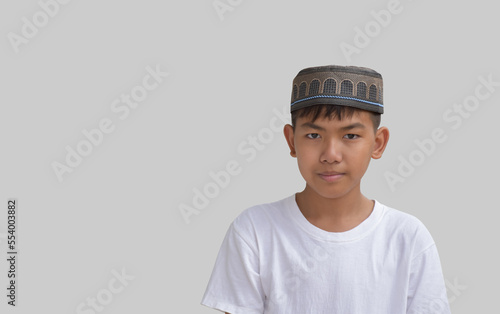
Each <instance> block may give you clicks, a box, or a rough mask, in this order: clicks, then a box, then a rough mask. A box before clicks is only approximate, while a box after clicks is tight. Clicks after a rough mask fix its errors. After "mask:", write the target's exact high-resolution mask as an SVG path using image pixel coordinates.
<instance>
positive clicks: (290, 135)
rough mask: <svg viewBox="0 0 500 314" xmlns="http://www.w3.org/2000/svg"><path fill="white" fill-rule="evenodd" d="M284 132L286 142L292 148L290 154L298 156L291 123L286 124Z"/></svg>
mask: <svg viewBox="0 0 500 314" xmlns="http://www.w3.org/2000/svg"><path fill="white" fill-rule="evenodd" d="M283 133H284V134H285V139H286V142H287V143H288V147H289V148H290V156H292V157H297V152H296V151H295V141H294V140H293V138H294V135H293V133H294V132H293V127H292V126H291V125H290V124H287V125H285V127H284V128H283Z"/></svg>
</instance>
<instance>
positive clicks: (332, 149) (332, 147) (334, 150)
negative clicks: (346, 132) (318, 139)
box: [321, 141, 342, 164]
mask: <svg viewBox="0 0 500 314" xmlns="http://www.w3.org/2000/svg"><path fill="white" fill-rule="evenodd" d="M340 145H341V144H340V143H337V142H336V141H328V142H326V143H325V146H324V148H323V151H322V153H321V162H326V163H329V164H331V163H339V162H341V161H342V153H341V149H340Z"/></svg>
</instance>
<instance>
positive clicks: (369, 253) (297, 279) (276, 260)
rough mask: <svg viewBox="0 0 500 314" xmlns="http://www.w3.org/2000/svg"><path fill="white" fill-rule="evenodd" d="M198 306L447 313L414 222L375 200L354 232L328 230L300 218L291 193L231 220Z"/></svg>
mask: <svg viewBox="0 0 500 314" xmlns="http://www.w3.org/2000/svg"><path fill="white" fill-rule="evenodd" d="M201 303H202V304H203V305H206V306H208V307H211V308H214V309H217V310H220V311H222V312H228V313H231V314H257V313H259V314H262V313H265V314H321V313H329V314H331V313H346V314H378V313H380V314H402V313H408V314H417V313H418V314H420V313H422V314H424V313H432V314H444V313H450V308H449V304H448V299H447V295H446V287H445V284H444V278H443V274H442V269H441V263H440V260H439V256H438V251H437V249H436V245H435V243H434V240H433V239H432V237H431V235H430V233H429V231H428V230H427V228H426V227H425V226H424V225H423V224H422V222H420V220H418V219H417V218H415V217H414V216H412V215H410V214H407V213H404V212H401V211H398V210H396V209H393V208H389V207H387V206H384V205H382V204H380V203H379V202H377V201H375V206H374V208H373V211H372V213H371V214H370V216H369V217H368V218H366V219H365V220H364V221H363V222H362V223H360V224H359V225H358V226H356V227H355V228H353V229H351V230H348V231H345V232H328V231H325V230H322V229H320V228H318V227H316V226H314V225H313V224H311V223H310V222H309V221H308V220H307V219H306V218H305V217H304V215H303V214H302V212H301V211H300V209H299V207H298V205H297V203H296V201H295V194H294V195H291V196H289V197H287V198H285V199H282V200H280V201H277V202H273V203H269V204H261V205H256V206H253V207H250V208H248V209H247V210H245V211H243V212H242V213H241V214H240V215H239V216H238V217H237V218H236V219H235V220H234V222H233V223H232V224H231V226H230V227H229V230H228V231H227V234H226V237H225V238H224V241H223V243H222V246H221V249H220V251H219V255H218V257H217V260H216V263H215V267H214V270H213V272H212V276H211V278H210V281H209V283H208V287H207V290H206V292H205V295H204V296H203V300H202V302H201Z"/></svg>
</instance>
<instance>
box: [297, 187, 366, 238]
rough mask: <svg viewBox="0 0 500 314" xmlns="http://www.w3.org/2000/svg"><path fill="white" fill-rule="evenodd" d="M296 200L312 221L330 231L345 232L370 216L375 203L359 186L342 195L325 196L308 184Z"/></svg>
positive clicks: (306, 216)
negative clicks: (334, 196)
mask: <svg viewBox="0 0 500 314" xmlns="http://www.w3.org/2000/svg"><path fill="white" fill-rule="evenodd" d="M295 200H296V202H297V205H298V207H299V209H300V211H301V212H302V214H303V215H304V217H305V218H306V219H307V220H308V221H309V222H310V223H312V224H313V225H315V226H316V227H318V228H320V229H323V230H326V231H330V232H344V231H348V230H351V229H352V228H354V227H356V226H358V225H359V224H360V223H361V222H363V221H364V220H365V219H366V218H368V217H369V216H370V214H371V212H372V210H373V207H374V205H375V202H374V201H372V200H369V199H368V198H366V197H365V196H364V195H363V194H361V191H360V189H359V186H358V188H357V189H353V190H351V191H350V193H348V194H347V195H344V196H342V197H338V198H325V197H323V196H321V195H319V194H317V193H316V192H315V191H313V190H312V189H310V188H309V187H308V186H307V185H306V188H305V189H304V191H302V192H300V193H297V194H296V197H295Z"/></svg>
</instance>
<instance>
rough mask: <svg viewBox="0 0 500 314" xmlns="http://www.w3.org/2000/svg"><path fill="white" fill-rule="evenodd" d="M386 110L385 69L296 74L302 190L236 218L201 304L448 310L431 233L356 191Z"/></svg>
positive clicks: (390, 312) (295, 310) (381, 144)
mask: <svg viewBox="0 0 500 314" xmlns="http://www.w3.org/2000/svg"><path fill="white" fill-rule="evenodd" d="M383 108H384V107H383V102H382V76H381V75H380V74H379V73H377V72H375V71H373V70H371V69H367V68H360V67H353V66H347V67H343V66H322V67H314V68H307V69H304V70H302V71H300V72H299V73H298V74H297V76H296V77H295V79H294V81H293V90H292V102H291V114H292V125H289V124H287V125H286V126H285V128H284V134H285V137H286V141H287V143H288V146H289V147H290V155H291V156H292V157H295V158H297V163H298V166H299V170H300V173H301V174H302V176H303V177H304V180H305V181H306V186H305V189H304V190H303V191H302V192H300V193H296V194H293V195H291V196H289V197H287V198H285V199H282V200H279V201H276V202H273V203H269V204H261V205H257V206H253V207H251V208H248V209H247V210H245V211H244V212H243V213H241V214H240V215H239V216H238V217H237V218H236V219H235V220H234V222H233V223H232V224H231V226H230V227H229V230H228V231H227V234H226V237H225V239H224V241H223V243H222V247H221V249H220V252H219V255H218V257H217V261H216V263H215V267H214V270H213V273H212V276H211V278H210V281H209V284H208V287H207V290H206V292H205V295H204V297H203V300H202V304H203V305H206V306H208V307H211V308H214V309H217V310H219V311H222V312H226V313H231V314H257V313H259V314H261V313H266V314H317V313H346V314H377V313H380V314H402V313H411V314H417V313H418V314H420V313H433V314H434V313H439V314H442V313H450V309H449V304H448V300H447V296H446V288H445V285H444V279H443V274H442V270H441V264H440V260H439V256H438V251H437V249H436V245H435V243H434V241H433V239H432V237H431V235H430V233H429V231H428V230H427V229H426V227H425V226H424V225H423V224H422V223H421V222H420V221H419V220H418V219H417V218H415V217H414V216H411V215H409V214H407V213H404V212H401V211H398V210H396V209H393V208H390V207H388V206H385V205H383V204H381V203H379V202H378V201H376V200H370V199H368V198H366V197H365V196H363V194H362V193H361V190H360V182H361V178H362V177H363V175H364V173H365V171H366V169H367V168H368V164H369V162H370V160H371V158H373V159H378V158H380V157H382V153H383V152H384V149H385V147H386V145H387V142H388V140H389V131H388V129H387V128H386V127H380V128H379V124H380V115H381V114H382V113H383Z"/></svg>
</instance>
